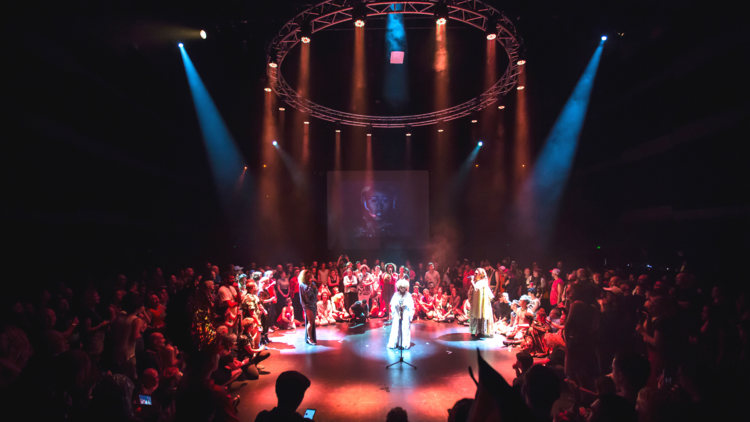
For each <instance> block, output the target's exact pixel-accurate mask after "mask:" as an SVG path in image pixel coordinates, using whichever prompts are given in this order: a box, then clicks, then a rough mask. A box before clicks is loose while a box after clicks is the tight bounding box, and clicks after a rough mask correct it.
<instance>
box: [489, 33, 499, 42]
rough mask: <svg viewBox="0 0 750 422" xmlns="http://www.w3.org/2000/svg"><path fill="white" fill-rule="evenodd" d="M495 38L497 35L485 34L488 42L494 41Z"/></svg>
mask: <svg viewBox="0 0 750 422" xmlns="http://www.w3.org/2000/svg"><path fill="white" fill-rule="evenodd" d="M495 38H497V34H487V39H488V40H490V41H492V40H494V39H495Z"/></svg>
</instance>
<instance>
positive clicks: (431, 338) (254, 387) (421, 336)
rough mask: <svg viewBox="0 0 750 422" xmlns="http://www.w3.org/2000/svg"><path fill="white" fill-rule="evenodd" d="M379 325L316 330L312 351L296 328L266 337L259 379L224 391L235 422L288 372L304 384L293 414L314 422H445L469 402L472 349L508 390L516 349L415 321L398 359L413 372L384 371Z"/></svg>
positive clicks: (261, 405)
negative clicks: (405, 421) (234, 406)
mask: <svg viewBox="0 0 750 422" xmlns="http://www.w3.org/2000/svg"><path fill="white" fill-rule="evenodd" d="M383 322H384V321H383V320H382V319H373V320H371V321H370V322H368V323H366V324H364V325H360V326H353V327H351V328H350V324H348V323H339V324H336V325H334V326H328V327H319V328H318V329H317V337H318V346H309V345H307V344H305V340H304V337H305V333H304V329H302V328H298V329H297V330H295V331H277V332H275V333H273V334H272V335H271V336H270V339H271V341H272V343H271V344H269V346H268V348H269V351H270V352H271V357H270V358H269V359H267V360H266V361H264V362H263V365H265V367H266V368H265V370H264V373H265V374H262V375H261V377H260V379H259V380H257V381H244V382H235V383H233V384H232V386H231V388H229V392H230V394H232V396H235V395H238V394H239V395H240V396H241V397H242V402H241V403H240V405H239V408H238V411H239V415H240V420H243V421H245V420H246V421H253V420H255V416H256V415H257V414H258V412H260V411H261V410H264V409H271V408H273V407H274V406H276V393H275V392H274V387H275V383H276V377H277V376H278V375H279V374H280V373H282V372H284V371H288V370H295V371H299V372H302V373H303V374H305V375H306V376H307V377H309V378H310V380H311V381H312V385H311V386H310V389H308V390H307V393H306V394H305V399H304V401H303V402H302V405H300V407H299V409H298V412H299V413H300V414H302V413H304V411H305V409H307V408H310V409H317V413H316V414H315V420H316V421H328V422H330V421H347V422H350V421H378V422H382V421H384V420H385V416H386V414H387V413H388V411H389V410H390V409H392V408H394V407H396V406H400V407H402V408H404V409H406V411H407V412H408V413H409V420H412V421H425V420H447V418H448V412H447V409H448V408H450V407H451V406H453V404H454V403H455V402H456V401H457V400H459V399H461V398H464V397H470V398H473V397H474V394H475V392H476V386H475V385H474V382H473V381H472V380H471V377H470V376H469V372H468V367H469V366H472V367H473V368H474V370H475V371H476V369H477V358H476V356H477V355H476V350H477V349H479V350H480V351H481V353H482V356H483V357H484V358H485V359H486V360H487V362H489V363H490V364H491V365H492V366H493V367H494V368H495V369H496V370H497V371H498V372H499V373H500V374H501V375H502V376H503V377H505V379H506V380H507V381H508V382H509V383H512V381H513V379H514V378H515V373H514V371H513V369H512V367H511V365H512V364H513V362H515V355H516V352H518V351H519V349H516V348H514V349H511V350H509V349H508V348H507V347H504V346H503V344H502V340H503V338H502V337H499V336H497V337H495V338H491V339H482V340H476V339H473V338H472V337H471V335H470V334H469V327H466V326H463V325H458V324H456V323H452V324H444V323H437V322H433V321H416V322H414V323H413V324H412V327H411V342H412V347H411V349H409V350H406V351H404V360H405V361H407V362H409V363H411V364H413V365H416V366H417V368H418V369H417V370H414V369H412V368H410V367H408V366H405V365H396V366H394V367H392V368H390V369H386V368H385V366H386V365H388V364H390V363H393V362H395V361H397V360H398V356H399V352H398V351H397V350H390V349H387V348H386V347H385V345H386V342H387V340H388V334H389V333H390V329H391V328H390V325H385V326H384V325H383Z"/></svg>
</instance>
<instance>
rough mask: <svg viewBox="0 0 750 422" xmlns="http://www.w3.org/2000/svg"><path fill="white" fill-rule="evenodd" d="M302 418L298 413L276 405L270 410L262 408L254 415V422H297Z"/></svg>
mask: <svg viewBox="0 0 750 422" xmlns="http://www.w3.org/2000/svg"><path fill="white" fill-rule="evenodd" d="M304 420H305V418H303V417H302V415H300V414H299V413H297V412H289V411H285V410H282V409H279V408H278V407H274V408H273V409H271V410H263V411H261V412H260V413H258V416H256V417H255V422H297V421H304Z"/></svg>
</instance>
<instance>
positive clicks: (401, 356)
mask: <svg viewBox="0 0 750 422" xmlns="http://www.w3.org/2000/svg"><path fill="white" fill-rule="evenodd" d="M398 315H399V318H398V342H397V344H398V345H399V349H400V353H399V357H398V360H397V361H396V362H393V363H392V364H390V365H388V366H386V367H385V369H388V368H390V367H391V366H393V365H395V364H397V363H404V364H406V365H409V366H411V367H412V368H414V369H415V370H416V369H417V367H416V366H414V365H412V364H410V363H409V362H407V361H405V360H404V345H403V344H401V343H403V341H404V338H403V331H401V324H403V323H404V305H403V304H399V309H398ZM391 329H393V328H391Z"/></svg>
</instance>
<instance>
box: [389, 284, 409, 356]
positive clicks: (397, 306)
mask: <svg viewBox="0 0 750 422" xmlns="http://www.w3.org/2000/svg"><path fill="white" fill-rule="evenodd" d="M396 289H398V291H397V292H396V293H395V294H394V295H393V298H392V299H391V306H390V308H391V316H392V317H393V324H392V325H391V336H390V338H389V339H388V348H390V349H396V348H397V347H398V346H399V344H398V343H399V341H398V340H399V338H398V337H399V328H401V330H400V331H401V347H402V348H404V349H408V348H409V346H410V345H411V319H412V317H413V316H414V300H413V299H412V297H411V294H410V293H409V279H401V280H399V281H398V282H396Z"/></svg>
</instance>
